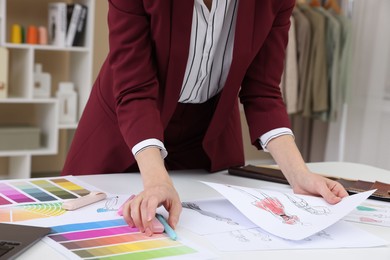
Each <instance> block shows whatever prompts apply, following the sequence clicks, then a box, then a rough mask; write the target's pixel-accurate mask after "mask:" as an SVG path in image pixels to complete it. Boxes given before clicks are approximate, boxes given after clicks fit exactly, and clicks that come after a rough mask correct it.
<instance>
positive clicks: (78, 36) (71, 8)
mask: <svg viewBox="0 0 390 260" xmlns="http://www.w3.org/2000/svg"><path fill="white" fill-rule="evenodd" d="M87 10H88V9H87V7H86V6H85V5H82V4H77V3H76V4H69V5H68V9H67V13H68V14H67V19H68V29H67V32H66V42H65V46H67V47H71V46H81V45H83V43H82V38H83V35H84V31H85V23H86V17H87Z"/></svg>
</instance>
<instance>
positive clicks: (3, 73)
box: [0, 47, 9, 98]
mask: <svg viewBox="0 0 390 260" xmlns="http://www.w3.org/2000/svg"><path fill="white" fill-rule="evenodd" d="M8 60H9V51H8V49H6V48H4V47H0V98H7V97H8Z"/></svg>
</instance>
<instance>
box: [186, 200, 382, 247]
mask: <svg viewBox="0 0 390 260" xmlns="http://www.w3.org/2000/svg"><path fill="white" fill-rule="evenodd" d="M182 205H183V211H182V214H181V216H180V222H179V226H180V227H184V228H186V229H189V230H191V231H192V232H194V233H197V234H199V235H204V237H205V238H206V239H207V240H209V242H210V243H211V244H213V245H214V246H215V247H216V248H217V249H218V250H221V251H248V250H279V249H288V250H291V249H315V248H317V249H318V248H347V247H349V248H352V247H375V246H383V245H387V244H389V242H387V241H385V240H383V239H381V238H379V237H377V236H375V235H372V234H370V233H368V232H366V231H364V230H361V229H359V228H357V227H354V226H352V225H351V224H349V223H346V222H345V221H339V222H337V223H335V224H333V225H332V226H330V227H328V228H326V229H324V230H322V231H320V232H317V233H316V234H314V235H312V236H310V237H307V238H305V239H302V240H299V241H295V240H287V239H283V238H280V237H277V236H274V235H272V234H270V233H268V232H266V231H264V230H263V229H261V228H259V227H257V226H256V225H255V224H253V223H252V222H251V221H249V220H248V219H247V218H246V217H245V216H244V215H243V214H242V213H241V212H240V211H239V210H237V209H236V208H235V207H234V206H233V204H231V203H230V202H229V201H228V200H227V199H210V200H199V201H186V202H183V203H182Z"/></svg>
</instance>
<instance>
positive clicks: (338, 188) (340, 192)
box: [330, 182, 349, 198]
mask: <svg viewBox="0 0 390 260" xmlns="http://www.w3.org/2000/svg"><path fill="white" fill-rule="evenodd" d="M330 190H331V191H332V192H333V194H335V195H336V196H338V197H340V198H344V197H347V196H349V194H348V192H347V191H346V190H345V188H344V187H343V185H341V184H340V183H338V182H336V185H334V186H333V187H332V188H331V189H330Z"/></svg>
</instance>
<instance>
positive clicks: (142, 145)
mask: <svg viewBox="0 0 390 260" xmlns="http://www.w3.org/2000/svg"><path fill="white" fill-rule="evenodd" d="M150 147H157V148H159V149H160V153H161V157H162V158H163V159H165V157H167V155H168V152H167V150H166V149H165V146H164V144H163V143H162V142H161V141H160V140H158V139H155V138H150V139H146V140H143V141H141V142H139V143H138V144H136V145H134V147H133V149H131V152H132V153H133V155H134V157H135V156H136V155H137V153H139V152H141V151H143V150H145V149H147V148H150Z"/></svg>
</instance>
